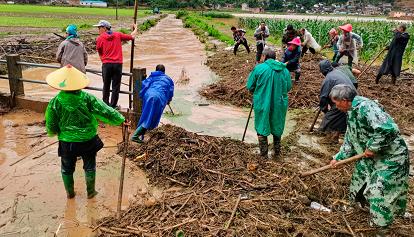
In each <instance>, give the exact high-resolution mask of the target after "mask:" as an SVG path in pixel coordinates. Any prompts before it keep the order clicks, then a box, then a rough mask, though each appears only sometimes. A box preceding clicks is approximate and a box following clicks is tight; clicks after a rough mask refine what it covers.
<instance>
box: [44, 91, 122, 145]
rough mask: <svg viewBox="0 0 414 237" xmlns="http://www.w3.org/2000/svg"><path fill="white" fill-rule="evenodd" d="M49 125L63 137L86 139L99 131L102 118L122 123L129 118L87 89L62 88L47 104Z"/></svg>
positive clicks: (76, 139)
mask: <svg viewBox="0 0 414 237" xmlns="http://www.w3.org/2000/svg"><path fill="white" fill-rule="evenodd" d="M45 119H46V129H47V133H48V135H49V136H53V135H56V134H57V135H58V139H59V141H64V142H86V141H89V140H91V139H92V138H93V137H95V136H96V134H97V128H98V121H97V119H99V120H100V121H102V122H104V123H107V124H111V125H120V124H121V123H122V122H124V120H125V118H124V117H123V116H122V115H121V114H120V113H119V112H118V111H116V110H115V109H113V108H111V107H109V106H108V105H106V104H105V103H104V102H103V101H102V100H99V99H97V98H96V97H95V96H93V95H91V94H89V93H86V92H84V91H77V92H65V91H60V92H59V94H58V95H57V96H55V97H54V98H53V99H52V100H51V101H50V102H49V105H48V106H47V109H46V114H45Z"/></svg>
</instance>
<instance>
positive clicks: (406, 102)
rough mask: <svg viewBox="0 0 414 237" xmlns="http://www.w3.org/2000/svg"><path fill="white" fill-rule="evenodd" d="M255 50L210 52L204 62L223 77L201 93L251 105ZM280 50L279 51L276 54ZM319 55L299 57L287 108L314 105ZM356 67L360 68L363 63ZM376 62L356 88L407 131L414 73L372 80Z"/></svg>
mask: <svg viewBox="0 0 414 237" xmlns="http://www.w3.org/2000/svg"><path fill="white" fill-rule="evenodd" d="M254 57H255V55H254V53H251V54H247V53H245V52H244V51H243V52H240V53H239V54H238V55H237V56H234V55H233V54H232V52H231V51H226V50H220V51H218V52H217V53H215V54H213V55H211V56H209V58H208V60H207V65H208V66H209V67H210V68H211V69H212V70H213V71H214V72H215V73H217V74H218V75H219V76H220V77H221V78H222V79H221V80H218V81H217V82H216V83H214V84H212V85H207V86H206V87H205V88H203V89H202V90H201V91H200V93H201V94H202V95H203V96H205V97H207V98H209V99H212V100H219V101H222V102H224V103H230V104H233V105H236V106H250V104H251V99H252V96H251V94H250V93H249V92H248V91H247V90H246V89H245V87H244V86H245V85H246V81H247V77H248V75H249V73H250V72H251V70H252V69H253V67H254V60H255V59H254ZM280 57H281V53H280V52H279V53H278V58H280ZM321 59H322V56H309V55H306V56H305V58H304V59H303V60H302V63H301V67H302V74H301V79H300V82H299V83H296V84H294V86H293V88H292V90H291V91H290V93H289V108H298V109H313V108H316V107H317V106H318V104H319V98H318V97H319V91H320V86H321V83H322V81H323V79H324V77H323V75H322V74H321V73H320V72H319V66H318V63H319V61H320V60H321ZM356 68H358V69H360V70H361V71H362V70H363V69H364V68H365V65H364V64H360V65H358V66H357V67H356ZM377 70H378V67H377V66H372V67H370V68H369V69H368V70H367V72H366V73H365V74H364V75H362V76H361V78H360V79H359V83H358V84H359V92H360V94H361V95H362V96H365V97H368V98H371V99H375V100H378V101H379V102H380V104H382V105H383V106H384V107H385V109H386V111H387V112H389V113H390V114H391V115H392V117H393V118H394V119H395V120H396V122H397V124H398V125H399V126H400V128H401V129H402V132H403V133H405V134H407V135H410V134H413V133H414V126H413V122H414V108H413V107H412V105H413V103H414V97H413V96H412V94H413V93H414V87H413V83H414V75H412V74H408V73H402V75H401V78H400V79H399V80H398V81H397V85H395V86H394V85H392V84H391V79H390V78H389V77H386V76H384V77H383V78H382V79H381V81H380V83H379V84H378V85H377V84H375V75H376V72H377Z"/></svg>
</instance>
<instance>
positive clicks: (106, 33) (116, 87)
mask: <svg viewBox="0 0 414 237" xmlns="http://www.w3.org/2000/svg"><path fill="white" fill-rule="evenodd" d="M94 26H96V27H98V31H99V36H98V38H97V39H96V51H98V54H99V57H100V58H101V61H102V78H103V92H102V100H103V101H104V102H105V103H106V104H107V105H109V106H111V107H112V108H117V109H119V106H118V99H119V91H120V89H121V79H122V63H123V56H122V42H123V41H130V40H133V39H134V38H135V36H136V35H137V33H138V32H137V25H136V24H134V30H133V31H132V32H131V34H129V35H127V34H123V33H120V32H114V31H112V30H111V24H110V23H109V22H108V21H105V20H101V21H99V23H98V24H97V25H94ZM111 83H112V96H111V101H110V102H109V94H110V88H111Z"/></svg>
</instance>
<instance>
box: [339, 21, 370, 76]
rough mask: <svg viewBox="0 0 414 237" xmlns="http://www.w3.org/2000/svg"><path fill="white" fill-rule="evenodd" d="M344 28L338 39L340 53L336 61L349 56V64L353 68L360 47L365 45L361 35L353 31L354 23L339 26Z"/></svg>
mask: <svg viewBox="0 0 414 237" xmlns="http://www.w3.org/2000/svg"><path fill="white" fill-rule="evenodd" d="M339 28H340V29H341V30H342V35H341V36H340V37H339V40H338V44H337V46H338V49H339V55H338V56H337V57H336V59H335V62H339V60H340V59H341V58H342V57H343V56H347V57H348V66H349V67H351V68H352V62H353V61H354V59H356V58H357V55H358V51H357V50H358V49H359V48H362V47H363V46H364V42H363V41H362V38H361V36H359V35H357V34H355V33H354V32H352V25H351V24H346V25H343V26H340V27H339Z"/></svg>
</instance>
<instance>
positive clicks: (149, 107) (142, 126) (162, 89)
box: [131, 64, 174, 143]
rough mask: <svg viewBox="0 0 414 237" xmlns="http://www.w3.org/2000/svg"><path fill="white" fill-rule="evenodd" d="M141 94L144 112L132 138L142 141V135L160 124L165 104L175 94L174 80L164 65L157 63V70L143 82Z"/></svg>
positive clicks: (135, 140) (138, 141)
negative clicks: (168, 74) (166, 72)
mask: <svg viewBox="0 0 414 237" xmlns="http://www.w3.org/2000/svg"><path fill="white" fill-rule="evenodd" d="M139 96H140V98H141V99H142V114H141V118H140V119H139V122H138V128H137V129H136V130H135V132H134V134H133V135H132V138H131V140H132V141H134V142H137V143H142V142H143V141H142V139H140V136H143V135H144V134H145V132H146V131H147V130H151V129H154V128H156V127H157V126H158V124H159V123H160V120H161V115H162V113H163V111H164V108H165V106H166V105H167V104H169V103H170V102H171V100H172V98H173V96H174V82H173V80H172V79H171V78H170V77H169V76H167V75H166V74H165V67H164V65H162V64H159V65H157V67H156V68H155V72H152V73H151V75H150V76H149V77H148V78H147V79H145V80H144V81H143V82H142V87H141V91H140V92H139Z"/></svg>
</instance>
